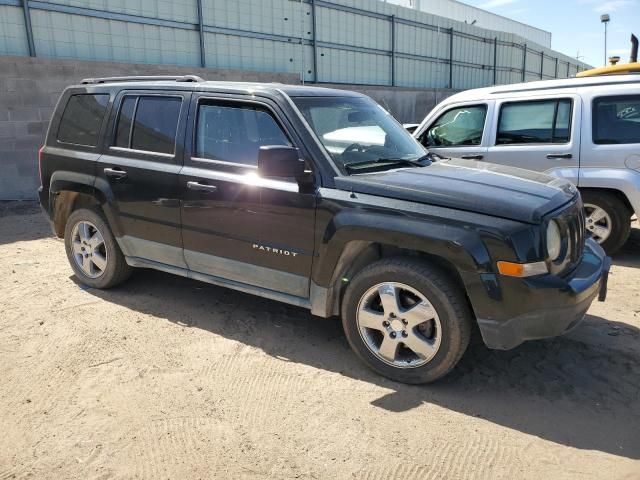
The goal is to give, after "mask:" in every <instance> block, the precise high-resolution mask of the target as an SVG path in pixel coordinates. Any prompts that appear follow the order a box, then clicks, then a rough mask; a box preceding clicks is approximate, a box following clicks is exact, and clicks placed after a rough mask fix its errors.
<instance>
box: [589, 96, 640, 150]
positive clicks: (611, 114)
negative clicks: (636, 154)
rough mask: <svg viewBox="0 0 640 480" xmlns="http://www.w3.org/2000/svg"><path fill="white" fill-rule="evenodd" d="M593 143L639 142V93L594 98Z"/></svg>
mask: <svg viewBox="0 0 640 480" xmlns="http://www.w3.org/2000/svg"><path fill="white" fill-rule="evenodd" d="M593 143H596V144H614V143H640V95H625V96H617V97H600V98H596V99H595V100H594V102H593Z"/></svg>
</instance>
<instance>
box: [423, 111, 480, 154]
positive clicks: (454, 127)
mask: <svg viewBox="0 0 640 480" xmlns="http://www.w3.org/2000/svg"><path fill="white" fill-rule="evenodd" d="M486 116H487V106H486V105H469V106H464V107H457V108H452V109H451V110H447V111H446V112H445V113H443V114H442V115H441V116H440V117H439V118H438V120H436V121H435V123H434V124H433V125H432V126H431V127H430V128H429V130H427V131H426V132H425V133H424V134H423V135H422V138H421V139H420V141H421V143H422V144H423V145H424V146H426V147H468V146H474V145H480V143H482V132H483V130H484V121H485V118H486Z"/></svg>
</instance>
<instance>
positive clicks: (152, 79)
mask: <svg viewBox="0 0 640 480" xmlns="http://www.w3.org/2000/svg"><path fill="white" fill-rule="evenodd" d="M163 80H165V81H167V80H168V81H174V82H204V79H203V78H201V77H199V76H197V75H180V76H178V77H175V76H163V75H147V76H138V77H135V76H134V77H101V78H84V79H83V80H82V82H81V83H82V84H83V85H86V84H95V83H110V82H157V81H163Z"/></svg>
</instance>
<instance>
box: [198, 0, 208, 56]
mask: <svg viewBox="0 0 640 480" xmlns="http://www.w3.org/2000/svg"><path fill="white" fill-rule="evenodd" d="M196 4H197V6H198V35H199V36H200V66H201V67H202V68H205V67H206V66H207V56H206V54H205V50H204V20H203V18H202V0H196Z"/></svg>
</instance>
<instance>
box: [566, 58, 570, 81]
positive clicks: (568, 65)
mask: <svg viewBox="0 0 640 480" xmlns="http://www.w3.org/2000/svg"><path fill="white" fill-rule="evenodd" d="M570 66H571V64H570V63H569V62H567V77H566V78H569V67H570Z"/></svg>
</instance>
